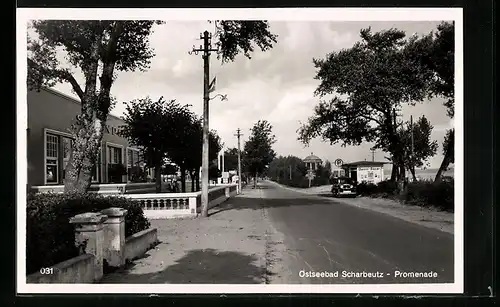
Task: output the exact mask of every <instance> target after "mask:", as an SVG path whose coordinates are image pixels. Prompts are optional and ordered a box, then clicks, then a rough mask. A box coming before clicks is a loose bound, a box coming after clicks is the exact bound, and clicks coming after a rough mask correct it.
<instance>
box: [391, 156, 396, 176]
mask: <svg viewBox="0 0 500 307" xmlns="http://www.w3.org/2000/svg"><path fill="white" fill-rule="evenodd" d="M397 178H398V164H397V163H396V162H395V161H394V159H393V161H392V172H391V181H396V180H397Z"/></svg>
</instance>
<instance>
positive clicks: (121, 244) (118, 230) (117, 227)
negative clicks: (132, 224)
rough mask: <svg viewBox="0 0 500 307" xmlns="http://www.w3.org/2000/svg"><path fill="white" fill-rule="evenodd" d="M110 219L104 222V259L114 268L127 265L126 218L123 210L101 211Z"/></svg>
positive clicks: (110, 209)
mask: <svg viewBox="0 0 500 307" xmlns="http://www.w3.org/2000/svg"><path fill="white" fill-rule="evenodd" d="M101 213H102V214H103V215H106V216H107V217H108V219H107V220H106V221H105V222H104V226H105V227H104V245H103V246H104V247H103V249H104V259H106V261H107V262H108V264H109V265H110V266H112V267H120V266H122V265H124V264H125V257H124V252H125V250H124V249H125V216H126V215H127V210H125V209H123V208H108V209H104V210H102V211H101Z"/></svg>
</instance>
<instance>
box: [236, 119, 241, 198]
mask: <svg viewBox="0 0 500 307" xmlns="http://www.w3.org/2000/svg"><path fill="white" fill-rule="evenodd" d="M242 135H243V134H241V130H240V128H238V129H237V130H236V134H235V136H237V137H238V191H239V192H240V193H241V149H240V138H241V136H242Z"/></svg>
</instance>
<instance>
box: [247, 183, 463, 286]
mask: <svg viewBox="0 0 500 307" xmlns="http://www.w3.org/2000/svg"><path fill="white" fill-rule="evenodd" d="M260 188H261V189H262V194H261V195H262V198H261V199H260V200H258V201H259V203H260V205H261V206H263V207H264V208H266V210H267V215H268V218H269V220H270V222H271V224H272V226H273V227H274V228H275V229H276V230H277V231H278V232H280V233H281V234H282V236H283V243H284V245H285V247H286V252H285V253H284V258H286V269H287V270H288V271H289V274H290V279H291V280H290V281H289V283H312V284H318V283H319V284H321V283H323V284H325V283H326V284H328V283H332V284H333V283H376V284H384V283H452V282H453V278H454V277H453V275H454V274H453V272H454V245H453V235H451V234H448V233H444V232H441V231H439V230H435V229H431V228H426V227H424V226H420V225H416V224H412V223H409V222H406V221H403V220H401V219H397V218H394V217H391V216H389V215H385V214H382V213H378V212H374V211H371V210H366V209H362V208H357V207H354V206H350V205H346V204H343V203H341V202H338V201H335V199H332V198H328V197H321V196H315V195H306V194H303V193H299V192H295V191H291V190H289V189H285V188H283V187H281V186H279V185H276V184H275V183H272V182H267V181H265V182H261V183H260ZM256 201H257V200H256ZM398 272H399V273H398ZM337 274H338V275H337ZM308 275H309V277H308ZM312 275H315V277H310V276H312ZM318 276H319V277H318ZM412 276H413V277H412Z"/></svg>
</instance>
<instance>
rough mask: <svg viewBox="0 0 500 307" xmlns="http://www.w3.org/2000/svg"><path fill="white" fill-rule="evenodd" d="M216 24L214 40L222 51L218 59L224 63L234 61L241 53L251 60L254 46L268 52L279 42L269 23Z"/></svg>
mask: <svg viewBox="0 0 500 307" xmlns="http://www.w3.org/2000/svg"><path fill="white" fill-rule="evenodd" d="M210 22H211V21H210ZM214 23H215V28H216V30H215V36H214V38H215V39H216V40H217V42H216V46H217V47H218V48H219V50H220V52H219V53H218V54H217V58H218V59H220V60H222V63H227V62H232V61H234V59H235V58H236V56H237V55H238V54H239V53H243V55H244V56H245V57H247V58H249V59H250V58H251V53H252V52H253V51H254V49H255V47H254V45H257V46H258V47H259V48H260V49H261V50H262V51H267V50H269V49H271V48H272V47H273V43H276V42H277V37H278V36H277V35H276V34H273V33H271V31H270V30H269V23H268V22H267V21H256V20H217V21H215V22H214Z"/></svg>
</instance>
